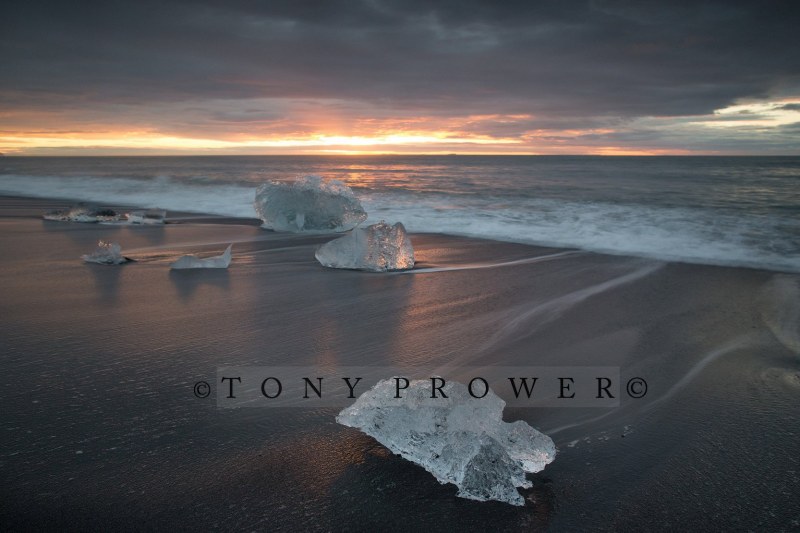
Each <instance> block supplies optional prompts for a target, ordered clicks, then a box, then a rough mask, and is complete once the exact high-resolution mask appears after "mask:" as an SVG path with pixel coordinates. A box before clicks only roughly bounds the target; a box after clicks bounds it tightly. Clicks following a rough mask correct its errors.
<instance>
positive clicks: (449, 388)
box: [336, 378, 556, 505]
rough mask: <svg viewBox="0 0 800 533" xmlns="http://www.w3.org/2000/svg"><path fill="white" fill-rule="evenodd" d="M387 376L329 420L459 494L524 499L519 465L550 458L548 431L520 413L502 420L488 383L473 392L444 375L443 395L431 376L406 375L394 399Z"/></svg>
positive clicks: (528, 467)
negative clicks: (484, 389) (367, 438)
mask: <svg viewBox="0 0 800 533" xmlns="http://www.w3.org/2000/svg"><path fill="white" fill-rule="evenodd" d="M395 379H401V380H402V379H403V378H390V379H385V380H382V381H380V382H378V384H377V385H375V386H374V387H373V388H372V389H370V390H368V391H367V392H365V393H364V394H362V395H361V396H360V397H359V398H358V400H356V402H355V403H354V404H353V405H351V406H350V407H347V408H346V409H344V410H343V411H342V412H341V413H339V415H338V416H337V417H336V421H337V422H339V423H340V424H343V425H345V426H350V427H354V428H357V429H360V430H361V431H363V432H364V433H366V434H367V435H369V436H371V437H373V438H375V439H376V440H377V441H378V442H380V443H381V444H383V445H384V446H386V447H387V448H389V449H390V450H391V451H392V452H394V453H397V454H400V455H401V456H403V457H404V458H406V459H408V460H410V461H413V462H415V463H417V464H418V465H420V466H422V467H423V468H424V469H425V470H427V471H428V472H430V473H431V474H433V475H434V476H435V477H436V479H438V480H439V482H440V483H443V484H444V483H454V484H455V485H456V486H457V487H458V489H459V492H458V495H459V496H461V497H463V498H469V499H472V500H479V501H486V500H498V501H502V502H507V503H510V504H512V505H524V504H525V501H524V500H523V498H522V496H521V495H520V494H519V492H518V491H517V487H526V488H527V487H530V486H531V483H530V481H528V480H527V479H525V473H526V472H538V471H540V470H542V469H543V468H544V467H545V465H547V464H548V463H550V462H552V461H553V459H554V458H555V455H556V448H555V445H554V444H553V441H552V440H551V439H550V437H548V436H547V435H544V434H542V433H539V432H538V431H536V430H535V429H533V428H532V427H531V426H529V425H528V424H526V423H525V422H523V421H521V420H518V421H516V422H512V423H506V422H503V407H505V402H504V401H503V400H502V399H501V398H499V397H498V396H497V395H495V394H494V392H492V391H491V390H489V391H488V392H487V394H486V396H484V397H483V398H473V397H472V396H471V395H470V394H469V392H468V390H467V387H466V386H464V385H463V384H461V383H457V382H447V384H446V385H445V386H444V387H443V388H442V389H441V390H442V391H443V392H444V393H445V395H446V396H447V398H443V397H442V396H441V395H439V393H438V390H437V396H438V397H437V398H432V397H431V395H432V394H431V393H432V381H431V380H414V381H411V382H410V384H409V386H408V388H407V389H405V390H401V395H402V397H401V398H399V399H397V398H395V397H394V396H395V393H396V391H397V382H396V381H395ZM403 384H405V383H404V382H403ZM481 392H482V391H481Z"/></svg>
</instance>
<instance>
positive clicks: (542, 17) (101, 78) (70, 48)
mask: <svg viewBox="0 0 800 533" xmlns="http://www.w3.org/2000/svg"><path fill="white" fill-rule="evenodd" d="M797 5H798V4H797V3H796V2H728V1H719V2H686V3H679V4H670V5H669V6H668V5H667V4H666V3H660V2H653V3H649V2H618V1H599V0H598V1H593V2H566V1H561V2H519V3H514V2H493V1H485V2H484V1H477V0H471V1H464V0H462V1H458V2H422V1H420V2H413V1H406V0H402V1H401V0H394V1H388V0H386V1H380V0H373V1H364V2H357V1H325V2H300V1H285V2H281V1H273V2H255V1H252V2H248V1H219V2H216V1H206V2H191V3H189V2H186V3H183V2H147V1H137V2H97V3H94V2H61V1H54V2H49V3H48V2H35V1H33V2H16V4H15V5H12V6H10V7H7V8H6V9H5V10H4V13H3V17H2V22H0V50H1V51H0V59H1V60H2V65H3V72H2V74H0V93H1V94H0V98H1V99H0V105H2V106H3V108H8V107H10V106H17V105H23V106H34V107H37V106H38V107H47V106H48V105H50V106H53V107H59V108H62V107H63V106H64V105H65V104H72V105H76V106H86V105H93V104H103V103H124V104H136V103H142V104H149V103H151V102H169V101H185V100H189V99H198V100H202V99H205V98H229V99H230V98H233V99H237V98H255V97H276V98H337V99H345V100H356V101H361V102H369V103H372V104H378V105H384V106H388V107H391V108H394V109H414V110H417V111H420V110H421V111H424V112H432V113H440V114H442V115H448V114H453V113H454V112H463V111H466V112H470V113H471V112H509V113H512V112H524V113H535V114H543V113H546V114H548V115H551V116H553V115H554V116H569V117H576V116H582V115H587V114H588V115H616V116H623V117H624V116H631V117H632V116H641V115H684V114H696V113H706V112H709V111H711V110H713V109H715V108H719V107H722V106H724V105H726V104H728V103H730V102H732V101H733V100H734V99H737V98H744V97H764V96H767V95H769V94H770V93H773V92H780V91H784V92H786V91H789V92H791V91H793V90H795V88H796V87H797V83H798V74H800V47H798V46H796V42H797V41H796V39H797V37H796V28H797V23H798V22H800V18H799V17H798V8H797V7H795V6H797Z"/></svg>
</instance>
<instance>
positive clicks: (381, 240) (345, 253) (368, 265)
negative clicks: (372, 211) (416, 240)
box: [315, 220, 414, 272]
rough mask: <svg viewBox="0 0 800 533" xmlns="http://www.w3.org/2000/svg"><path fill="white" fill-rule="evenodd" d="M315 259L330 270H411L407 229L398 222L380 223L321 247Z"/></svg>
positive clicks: (412, 251) (412, 255) (412, 257)
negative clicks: (392, 224) (393, 223)
mask: <svg viewBox="0 0 800 533" xmlns="http://www.w3.org/2000/svg"><path fill="white" fill-rule="evenodd" d="M315 257H316V258H317V261H319V262H320V264H322V265H323V266H326V267H329V268H349V269H356V270H369V271H372V272H386V271H387V270H406V269H409V268H414V247H413V246H412V245H411V238H410V237H409V236H408V233H406V228H405V227H404V226H403V224H402V223H400V222H398V223H397V224H395V225H394V226H391V225H389V224H387V223H386V222H384V221H383V220H381V221H380V222H379V223H377V224H373V225H371V226H367V227H366V228H361V227H358V228H355V229H354V230H353V231H351V232H350V233H349V234H347V235H344V236H342V237H339V238H338V239H334V240H332V241H330V242H327V243H325V244H323V245H322V246H320V247H319V248H318V249H317V252H316V254H315Z"/></svg>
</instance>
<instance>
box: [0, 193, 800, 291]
mask: <svg viewBox="0 0 800 533" xmlns="http://www.w3.org/2000/svg"><path fill="white" fill-rule="evenodd" d="M79 203H86V204H89V205H98V206H102V207H108V208H111V209H114V210H115V211H117V212H125V211H126V210H135V209H143V208H142V207H139V206H133V205H123V204H115V203H110V204H109V203H103V202H93V201H85V200H74V199H59V198H43V197H34V196H18V195H6V194H0V217H10V216H14V217H22V218H35V219H41V216H42V215H43V214H44V213H45V212H47V211H49V210H53V209H67V208H69V207H72V206H74V205H77V204H79ZM16 204H19V205H18V206H16ZM15 206H16V207H15ZM261 223H262V222H261V220H260V219H259V218H257V217H255V216H254V217H235V216H229V215H215V214H210V213H203V212H200V211H178V210H176V211H170V210H167V219H166V222H165V224H220V225H222V224H225V225H241V226H255V227H258V228H260V229H262V231H264V232H267V233H276V232H273V231H272V230H267V229H263V228H261ZM90 225H91V223H90ZM277 233H280V232H277ZM280 234H282V235H284V236H295V237H297V238H302V237H314V238H316V237H325V236H327V237H329V239H334V238H336V236H338V235H342V233H332V234H331V233H329V234H314V233H308V234H306V233H297V234H291V233H280ZM409 234H410V235H412V236H415V235H416V236H425V235H427V236H436V237H441V238H443V239H466V240H474V241H479V242H484V243H486V244H494V245H498V246H503V245H509V246H524V247H529V248H531V249H532V250H533V251H535V250H562V251H573V250H574V251H579V252H581V253H586V254H596V255H601V256H604V255H605V256H612V257H624V258H629V259H641V260H649V261H656V262H661V263H675V264H685V265H694V266H701V267H716V268H733V269H746V270H755V271H761V272H769V273H775V274H786V275H800V272H795V271H793V270H778V269H770V268H765V267H763V266H752V265H735V264H716V263H711V262H693V261H687V260H678V259H664V258H659V257H653V256H649V255H645V254H643V255H630V254H624V253H615V252H613V251H595V250H586V249H582V248H577V247H571V246H558V245H547V244H532V243H525V242H517V241H511V240H499V239H492V238H487V237H480V236H471V235H456V234H449V233H440V232H409Z"/></svg>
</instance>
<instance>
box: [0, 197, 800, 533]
mask: <svg viewBox="0 0 800 533" xmlns="http://www.w3.org/2000/svg"><path fill="white" fill-rule="evenodd" d="M66 205H67V204H65V203H64V202H55V201H46V200H29V199H20V198H2V199H0V243H2V244H1V245H0V250H2V257H1V258H0V286H1V287H2V293H1V294H2V298H0V314H1V315H2V320H0V346H1V347H0V357H1V359H0V360H1V361H2V367H0V368H1V369H2V392H0V396H1V399H2V412H3V415H2V421H3V427H2V435H3V438H2V441H3V445H2V450H0V472H1V473H2V474H1V475H2V489H0V490H2V496H0V523H1V524H2V525H3V529H8V530H25V529H31V528H40V529H73V530H75V529H78V530H106V531H107V530H143V529H154V528H159V529H167V528H169V529H181V530H186V529H224V530H233V529H235V530H242V529H248V530H270V531H281V530H290V529H291V530H308V531H368V530H372V531H375V530H384V531H392V530H401V529H403V530H427V531H438V530H442V531H444V530H466V531H472V530H475V531H486V530H493V531H519V530H540V529H549V530H626V531H641V530H687V529H693V530H701V529H704V530H762V531H767V530H769V531H779V530H786V531H788V530H797V529H800V499H798V497H797V495H798V494H800V461H799V460H798V456H797V449H798V444H800V402H799V401H798V400H799V399H800V359H798V354H800V335H799V334H798V325H799V324H800V276H798V275H795V274H782V273H777V272H768V271H761V270H753V269H739V268H725V267H713V266H699V265H690V264H679V263H664V262H659V261H654V260H648V259H640V258H630V257H623V256H610V255H601V254H593V253H588V252H579V253H575V254H568V255H562V256H559V257H557V258H553V259H550V260H547V261H541V262H524V261H523V262H517V263H513V264H508V265H500V264H501V263H507V262H513V261H516V260H519V259H527V258H533V257H539V256H547V255H552V254H557V253H559V252H562V251H563V250H558V249H550V248H541V247H533V246H525V245H518V244H508V243H500V242H493V241H484V240H477V239H468V238H457V237H450V236H444V235H434V234H414V235H412V238H413V242H414V246H415V249H416V256H417V269H420V270H422V271H421V272H416V273H414V272H412V273H411V274H403V275H393V274H389V275H380V274H369V273H363V272H354V271H336V270H327V269H325V268H323V267H321V266H320V265H319V264H318V263H317V262H316V261H315V259H314V249H315V247H316V246H317V245H319V244H320V243H323V242H326V241H327V240H329V239H330V237H329V236H296V235H285V234H276V233H272V232H268V231H265V230H262V229H260V228H259V227H257V225H256V224H255V223H254V222H253V221H248V220H244V219H242V220H230V219H220V218H214V217H202V218H200V217H199V216H190V215H186V216H184V217H180V216H179V217H175V218H174V219H173V221H174V222H175V223H170V224H167V225H164V226H153V227H116V226H100V225H91V224H76V223H59V222H50V221H44V220H42V219H41V214H42V213H43V212H44V211H46V210H47V209H50V208H52V207H56V206H66ZM99 239H103V240H110V241H114V242H119V243H120V244H121V245H122V248H123V252H124V253H125V254H126V255H127V256H129V257H131V258H133V259H135V260H136V262H135V263H132V264H127V265H122V266H117V267H109V266H101V265H89V264H85V263H83V262H82V261H81V260H80V256H81V255H82V254H85V253H88V252H90V251H91V250H92V249H93V248H94V246H95V244H96V243H97V241H98V240H99ZM231 242H233V243H234V247H233V263H232V265H231V266H230V268H229V269H228V270H214V271H191V272H171V271H170V270H169V268H168V265H169V263H170V262H172V261H174V260H175V259H176V258H177V257H179V256H181V255H183V254H187V253H195V254H205V255H214V254H216V253H220V252H221V251H222V250H223V249H224V247H225V246H227V244H229V243H231ZM492 265H496V266H492ZM460 266H461V267H465V266H466V267H470V266H471V267H470V268H463V269H459V270H447V269H448V268H451V267H460ZM477 266H480V267H481V268H474V267H477ZM425 269H431V270H430V271H425ZM314 364H326V365H333V366H337V365H338V366H347V365H351V366H356V365H382V366H390V365H417V364H425V365H449V366H458V365H465V366H480V365H485V366H492V365H506V366H514V365H516V366H524V365H541V366H581V365H584V366H586V365H589V366H618V367H620V375H621V377H622V379H623V381H624V380H627V379H630V378H633V377H641V378H644V379H645V380H646V382H647V385H648V392H647V395H646V396H645V397H643V398H638V399H637V398H631V397H629V396H627V395H623V396H622V397H621V404H620V406H619V407H617V408H613V409H599V408H582V409H581V408H550V409H533V408H514V409H511V408H508V409H506V412H505V419H506V420H517V419H522V420H525V421H527V422H528V423H529V424H531V425H532V426H534V427H536V428H538V429H540V430H541V431H543V432H544V433H547V434H549V435H551V436H552V437H553V439H554V441H555V442H556V445H557V446H558V449H559V452H558V456H557V457H556V460H555V461H554V462H553V463H552V464H550V465H549V466H547V468H546V469H545V470H544V471H543V472H541V473H539V474H536V475H533V476H531V478H532V480H533V482H534V486H533V488H532V489H530V490H526V491H523V494H524V496H525V497H526V499H527V500H528V503H527V505H526V506H525V507H512V506H510V505H506V504H502V503H497V502H490V503H479V502H475V501H469V500H464V499H460V498H457V497H456V496H455V495H456V489H455V487H453V486H451V485H448V486H443V485H440V484H439V483H438V482H436V480H435V479H434V478H433V477H432V476H431V475H429V474H428V473H427V472H425V471H424V470H423V469H421V468H419V467H417V466H415V465H414V464H412V463H410V462H408V461H405V460H403V459H401V458H399V457H396V456H393V455H392V454H391V453H389V452H388V451H387V450H386V449H385V448H383V447H382V446H381V445H379V444H377V443H376V442H375V441H374V440H372V439H371V438H369V437H366V436H364V435H362V434H361V433H359V432H358V431H356V430H353V429H350V428H345V427H342V426H339V425H337V424H336V423H335V421H334V417H335V415H336V412H337V410H336V409H303V408H281V409H226V410H220V409H217V407H216V403H215V395H214V394H212V395H211V396H210V397H208V398H205V399H200V398H196V397H195V396H194V394H193V390H192V388H193V385H194V383H195V382H197V381H199V380H207V381H209V382H211V383H213V381H214V378H215V372H216V368H217V367H220V366H225V365H237V366H245V365H275V366H287V365H314ZM387 377H388V376H387Z"/></svg>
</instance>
